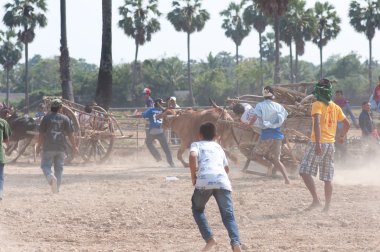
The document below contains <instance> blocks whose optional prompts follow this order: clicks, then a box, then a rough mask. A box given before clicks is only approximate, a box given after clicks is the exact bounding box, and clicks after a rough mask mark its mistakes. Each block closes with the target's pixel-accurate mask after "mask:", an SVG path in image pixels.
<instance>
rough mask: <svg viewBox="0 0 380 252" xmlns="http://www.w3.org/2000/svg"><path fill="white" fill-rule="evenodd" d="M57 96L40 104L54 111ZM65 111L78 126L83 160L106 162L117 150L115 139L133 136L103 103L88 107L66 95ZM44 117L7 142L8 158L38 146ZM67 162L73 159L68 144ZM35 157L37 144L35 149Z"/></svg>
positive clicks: (12, 159) (75, 133)
mask: <svg viewBox="0 0 380 252" xmlns="http://www.w3.org/2000/svg"><path fill="white" fill-rule="evenodd" d="M55 98H57V97H44V98H43V99H42V101H41V104H40V107H41V108H43V113H44V114H46V113H48V112H49V111H50V103H51V101H52V100H53V99H55ZM62 102H63V105H62V113H63V114H65V115H66V116H68V117H69V119H70V121H71V123H72V126H73V128H74V136H75V139H76V143H77V146H78V149H79V153H78V156H79V157H80V158H81V159H82V162H96V163H102V162H104V161H105V160H107V159H108V158H109V157H110V155H111V153H112V150H113V146H114V142H115V139H123V138H129V137H130V136H125V135H124V134H123V132H122V130H121V128H120V126H119V124H118V122H117V121H116V119H115V118H114V116H113V115H112V114H110V113H108V112H107V111H106V110H104V109H103V108H102V107H100V106H97V105H93V106H91V111H88V110H87V112H86V111H85V106H83V105H80V104H77V103H74V102H70V101H68V100H64V99H62ZM41 119H42V118H35V124H36V127H34V129H33V130H28V131H27V132H25V134H23V137H21V138H20V137H19V138H17V139H11V141H10V143H9V144H8V145H7V146H6V149H5V154H6V155H5V157H6V162H8V163H10V162H15V161H16V160H18V159H19V158H20V157H22V156H24V155H27V154H26V150H27V149H28V147H35V143H36V142H37V138H38V130H37V129H38V126H39V123H40V122H41ZM66 147H67V148H66V150H67V151H66V152H67V153H66V154H67V158H66V162H71V161H72V160H73V156H72V154H71V146H70V145H69V144H67V146H66ZM31 152H32V153H33V154H34V159H35V148H33V150H31Z"/></svg>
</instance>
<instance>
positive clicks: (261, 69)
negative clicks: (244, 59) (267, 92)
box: [259, 33, 264, 87]
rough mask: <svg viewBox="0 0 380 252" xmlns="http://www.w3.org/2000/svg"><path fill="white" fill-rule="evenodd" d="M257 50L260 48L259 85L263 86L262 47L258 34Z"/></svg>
mask: <svg viewBox="0 0 380 252" xmlns="http://www.w3.org/2000/svg"><path fill="white" fill-rule="evenodd" d="M259 48H260V84H261V86H262V87H263V86H264V73H263V47H262V37H261V33H259Z"/></svg>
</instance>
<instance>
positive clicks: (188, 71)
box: [187, 33, 195, 106]
mask: <svg viewBox="0 0 380 252" xmlns="http://www.w3.org/2000/svg"><path fill="white" fill-rule="evenodd" d="M187 83H188V85H189V92H190V99H191V106H195V98H194V93H193V85H192V84H191V76H190V33H187Z"/></svg>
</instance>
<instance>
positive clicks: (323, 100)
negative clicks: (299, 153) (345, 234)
mask: <svg viewBox="0 0 380 252" xmlns="http://www.w3.org/2000/svg"><path fill="white" fill-rule="evenodd" d="M313 94H314V96H315V97H316V99H317V101H316V102H314V103H313V104H312V108H311V116H312V120H313V121H312V122H313V123H312V132H311V141H310V143H309V145H308V147H307V149H306V152H305V155H304V157H303V159H302V161H301V166H300V175H301V177H302V179H303V181H304V182H305V185H306V187H307V189H308V190H309V191H310V193H311V195H312V197H313V202H312V203H311V205H310V206H309V207H308V208H306V210H312V209H314V208H317V207H319V206H321V202H320V200H319V198H318V195H317V191H316V189H315V184H314V180H313V178H312V176H316V175H317V172H318V170H319V179H320V180H322V181H323V182H324V183H325V207H324V209H323V211H325V212H327V211H328V210H329V208H330V203H331V196H332V190H333V188H332V179H333V176H334V151H335V148H334V142H335V134H336V128H337V124H338V122H342V123H343V129H342V131H340V135H339V137H338V139H337V142H338V143H339V144H342V143H343V141H344V138H345V136H346V134H347V131H348V129H349V128H350V124H349V122H348V120H347V118H346V117H345V115H344V113H343V111H342V109H341V108H340V107H339V106H338V105H337V104H335V103H334V102H333V101H332V100H331V98H332V86H331V83H330V81H329V80H327V79H323V80H320V81H319V82H318V84H316V85H315V88H314V92H313Z"/></svg>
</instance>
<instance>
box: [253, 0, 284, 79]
mask: <svg viewBox="0 0 380 252" xmlns="http://www.w3.org/2000/svg"><path fill="white" fill-rule="evenodd" d="M288 4H289V0H257V6H258V7H259V9H260V10H261V11H262V12H263V13H264V14H265V15H266V16H270V17H272V18H273V20H274V25H273V28H274V34H275V44H276V59H275V67H274V83H275V84H277V83H280V81H281V78H280V17H281V16H283V15H284V14H285V13H286V11H287V8H288Z"/></svg>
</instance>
